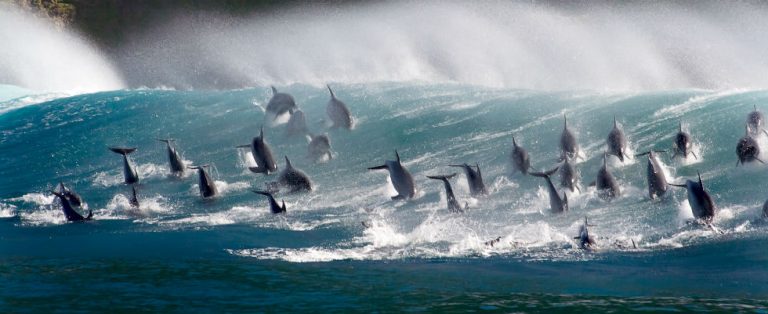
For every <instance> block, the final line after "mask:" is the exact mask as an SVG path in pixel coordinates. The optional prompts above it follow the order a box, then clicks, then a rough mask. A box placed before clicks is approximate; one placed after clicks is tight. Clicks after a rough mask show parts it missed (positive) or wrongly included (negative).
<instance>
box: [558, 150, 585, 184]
mask: <svg viewBox="0 0 768 314" xmlns="http://www.w3.org/2000/svg"><path fill="white" fill-rule="evenodd" d="M560 186H562V187H564V188H568V189H569V190H571V192H573V191H575V190H577V189H578V190H579V191H581V189H579V172H578V171H576V167H574V166H573V164H571V162H570V161H569V160H568V158H566V159H565V160H563V164H562V165H561V166H560Z"/></svg>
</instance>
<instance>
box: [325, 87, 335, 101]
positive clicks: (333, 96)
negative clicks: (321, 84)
mask: <svg viewBox="0 0 768 314" xmlns="http://www.w3.org/2000/svg"><path fill="white" fill-rule="evenodd" d="M325 86H326V87H328V91H329V92H331V98H332V99H336V95H334V94H333V90H332V89H331V85H329V84H325Z"/></svg>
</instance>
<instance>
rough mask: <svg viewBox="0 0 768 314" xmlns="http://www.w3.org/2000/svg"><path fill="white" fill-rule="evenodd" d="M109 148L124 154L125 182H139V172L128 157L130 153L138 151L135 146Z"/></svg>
mask: <svg viewBox="0 0 768 314" xmlns="http://www.w3.org/2000/svg"><path fill="white" fill-rule="evenodd" d="M109 150H111V151H113V152H115V153H118V154H120V155H123V176H124V177H125V184H134V183H139V173H138V172H136V169H135V168H133V162H131V160H130V158H128V154H130V153H133V152H135V151H136V148H135V147H132V148H125V147H110V148H109Z"/></svg>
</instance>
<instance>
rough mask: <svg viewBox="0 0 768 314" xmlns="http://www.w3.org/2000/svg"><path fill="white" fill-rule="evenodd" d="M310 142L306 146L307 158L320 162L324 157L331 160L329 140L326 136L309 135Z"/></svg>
mask: <svg viewBox="0 0 768 314" xmlns="http://www.w3.org/2000/svg"><path fill="white" fill-rule="evenodd" d="M311 137H312V140H311V141H309V145H307V156H309V158H312V159H313V160H315V161H318V160H320V158H322V157H324V156H328V159H333V155H332V154H331V139H330V138H329V137H328V134H320V135H311Z"/></svg>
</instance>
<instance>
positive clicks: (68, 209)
mask: <svg viewBox="0 0 768 314" xmlns="http://www.w3.org/2000/svg"><path fill="white" fill-rule="evenodd" d="M51 193H53V195H56V197H58V198H59V201H61V211H62V212H64V217H66V218H67V221H84V220H91V219H92V218H93V211H92V210H89V211H88V216H87V217H83V215H80V214H79V213H78V212H77V211H75V209H74V208H72V204H71V203H70V202H69V198H67V196H66V195H65V194H64V193H59V192H56V191H51Z"/></svg>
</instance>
